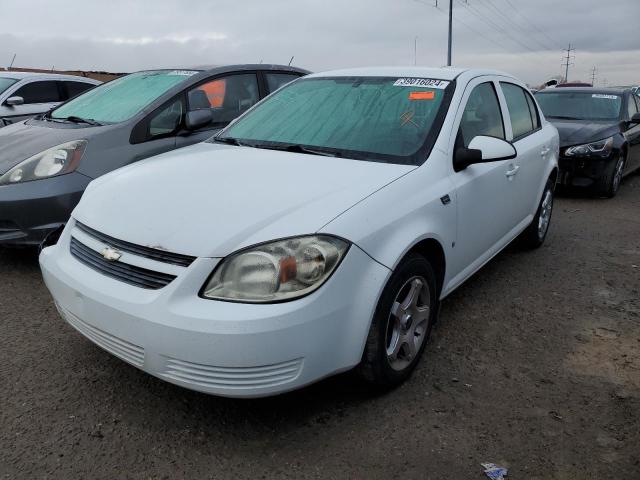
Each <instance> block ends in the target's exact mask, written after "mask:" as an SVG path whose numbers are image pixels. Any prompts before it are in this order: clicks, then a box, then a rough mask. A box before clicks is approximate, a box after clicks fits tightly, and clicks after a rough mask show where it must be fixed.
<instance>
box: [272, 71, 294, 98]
mask: <svg viewBox="0 0 640 480" xmlns="http://www.w3.org/2000/svg"><path fill="white" fill-rule="evenodd" d="M264 78H266V80H267V88H268V89H269V93H271V92H275V91H276V90H278V89H279V88H280V87H282V86H284V85H286V84H287V83H290V82H293V81H294V80H295V79H296V78H299V75H292V74H290V73H265V74H264Z"/></svg>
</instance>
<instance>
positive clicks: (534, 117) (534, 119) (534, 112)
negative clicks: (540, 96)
mask: <svg viewBox="0 0 640 480" xmlns="http://www.w3.org/2000/svg"><path fill="white" fill-rule="evenodd" d="M524 96H525V97H527V103H528V104H529V113H531V123H532V124H533V129H534V130H536V129H538V128H540V115H538V107H536V102H535V101H534V100H533V97H532V96H531V94H530V93H529V92H525V94H524Z"/></svg>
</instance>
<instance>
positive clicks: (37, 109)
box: [3, 80, 63, 123]
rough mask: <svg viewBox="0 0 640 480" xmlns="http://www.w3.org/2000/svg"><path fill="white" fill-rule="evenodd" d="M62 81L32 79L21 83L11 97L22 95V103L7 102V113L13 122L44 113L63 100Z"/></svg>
mask: <svg viewBox="0 0 640 480" xmlns="http://www.w3.org/2000/svg"><path fill="white" fill-rule="evenodd" d="M62 95H63V92H62V88H61V85H60V82H57V81H55V80H31V81H28V82H27V83H24V84H21V85H20V86H19V87H18V88H17V89H16V90H15V91H14V92H12V93H11V95H10V97H22V98H23V100H24V103H23V104H22V105H14V106H9V105H6V100H5V104H4V105H3V106H4V107H6V110H7V111H8V114H7V115H5V118H7V119H8V120H9V121H10V122H11V123H15V122H18V121H21V120H25V119H27V118H30V117H33V116H35V115H38V114H40V113H44V112H47V111H49V110H50V109H52V108H53V107H55V106H57V105H59V104H60V102H62V100H63V96H62Z"/></svg>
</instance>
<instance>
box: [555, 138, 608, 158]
mask: <svg viewBox="0 0 640 480" xmlns="http://www.w3.org/2000/svg"><path fill="white" fill-rule="evenodd" d="M612 147H613V137H609V138H605V139H604V140H598V141H597V142H593V143H586V144H584V145H576V146H574V147H569V148H567V149H566V150H565V151H564V154H565V155H566V156H567V157H572V156H575V155H590V154H592V153H597V154H598V155H602V156H603V157H605V156H607V155H609V153H610V152H611V148H612Z"/></svg>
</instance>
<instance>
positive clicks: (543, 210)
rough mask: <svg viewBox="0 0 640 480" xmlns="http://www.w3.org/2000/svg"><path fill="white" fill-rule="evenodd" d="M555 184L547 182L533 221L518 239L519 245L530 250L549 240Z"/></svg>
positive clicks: (550, 181)
mask: <svg viewBox="0 0 640 480" xmlns="http://www.w3.org/2000/svg"><path fill="white" fill-rule="evenodd" d="M553 199H554V184H553V181H552V180H551V179H549V180H547V183H546V185H545V186H544V190H543V192H542V198H541V199H540V203H539V204H538V210H537V211H536V214H535V216H534V217H533V220H532V221H531V223H530V224H529V226H528V227H527V228H526V230H525V231H524V232H522V233H521V234H520V237H519V238H518V241H519V243H520V244H521V245H522V246H523V247H524V248H528V249H534V248H539V247H541V246H542V244H543V243H544V240H545V239H546V238H547V232H549V225H550V224H551V215H552V214H553Z"/></svg>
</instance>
